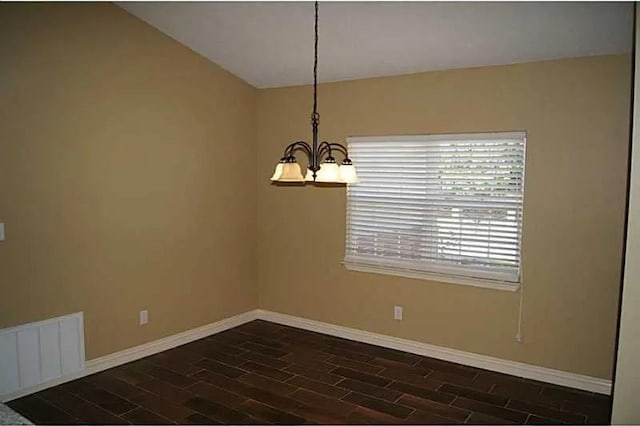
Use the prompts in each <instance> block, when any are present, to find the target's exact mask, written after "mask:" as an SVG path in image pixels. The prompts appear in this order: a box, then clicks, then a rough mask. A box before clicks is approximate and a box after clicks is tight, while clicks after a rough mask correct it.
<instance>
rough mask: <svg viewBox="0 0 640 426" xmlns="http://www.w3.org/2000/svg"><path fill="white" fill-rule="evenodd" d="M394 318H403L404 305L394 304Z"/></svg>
mask: <svg viewBox="0 0 640 426" xmlns="http://www.w3.org/2000/svg"><path fill="white" fill-rule="evenodd" d="M393 319H395V320H399V321H401V320H402V306H394V307H393Z"/></svg>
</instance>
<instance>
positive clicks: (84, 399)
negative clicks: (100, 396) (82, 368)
mask: <svg viewBox="0 0 640 426" xmlns="http://www.w3.org/2000/svg"><path fill="white" fill-rule="evenodd" d="M94 374H98V373H94ZM89 376H92V374H90V375H89ZM89 376H85V377H89ZM83 379H84V377H83V378H81V379H76V380H83ZM90 385H91V386H93V387H94V388H95V389H97V390H101V391H103V392H107V393H109V394H111V395H114V396H116V397H118V398H120V399H124V400H125V401H127V402H129V403H131V404H133V405H135V407H133V408H132V409H131V410H135V409H136V408H140V404H138V403H137V402H133V401H131V400H130V399H128V398H125V397H124V396H120V395H116V394H115V393H113V392H111V391H110V390H108V389H104V388H102V387H99V386H96V385H93V384H90ZM131 386H135V387H137V388H138V389H140V390H142V391H144V392H149V391H148V390H146V389H142V388H140V387H139V386H136V385H131ZM64 392H68V393H70V394H72V395H74V396H76V397H78V398H79V399H81V400H83V401H84V402H86V403H88V404H90V405H93V406H95V407H98V408H99V409H100V410H103V411H106V412H108V413H109V414H111V415H113V416H115V417H118V418H120V415H118V414H116V413H114V412H113V411H110V410H107V409H106V408H104V407H101V406H100V405H98V404H96V403H95V402H93V401H89V400H88V399H87V398H85V397H84V396H83V395H82V394H80V393H76V392H74V391H73V389H69V390H65V391H64ZM36 396H37V397H38V398H40V399H44V400H45V401H47V402H48V403H49V404H51V405H54V406H56V407H57V408H59V409H60V410H61V411H64V412H65V413H67V414H69V415H70V413H69V412H67V411H66V410H65V409H63V408H62V407H58V406H57V405H56V404H54V403H53V402H51V401H49V400H48V399H46V398H45V397H42V396H40V395H36ZM131 410H128V411H127V413H128V412H129V411H131ZM123 414H124V413H123ZM71 417H74V418H76V416H73V415H72V416H71ZM78 420H80V419H78ZM124 420H125V421H126V422H127V423H128V422H129V421H128V420H126V419H124Z"/></svg>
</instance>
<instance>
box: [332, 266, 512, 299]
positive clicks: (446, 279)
mask: <svg viewBox="0 0 640 426" xmlns="http://www.w3.org/2000/svg"><path fill="white" fill-rule="evenodd" d="M343 264H344V266H345V268H346V269H348V270H349V271H357V272H369V273H374V274H384V275H395V276H398V277H404V278H416V279H420V280H428V281H436V282H441V283H448V284H458V285H468V286H472V287H482V288H490V289H493V290H502V291H511V292H515V291H518V289H519V288H520V285H521V284H519V283H512V282H507V281H496V280H489V279H483V278H470V277H462V276H456V275H445V274H438V273H435V272H423V271H410V270H399V269H394V268H385V267H384V266H373V265H364V264H358V263H347V262H343Z"/></svg>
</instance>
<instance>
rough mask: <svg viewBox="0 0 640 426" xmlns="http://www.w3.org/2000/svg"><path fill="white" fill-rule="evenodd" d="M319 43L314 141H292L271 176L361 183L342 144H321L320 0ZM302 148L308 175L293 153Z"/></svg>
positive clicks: (315, 59)
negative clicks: (338, 159) (337, 157)
mask: <svg viewBox="0 0 640 426" xmlns="http://www.w3.org/2000/svg"><path fill="white" fill-rule="evenodd" d="M314 29H315V44H314V57H313V112H312V113H311V130H312V141H311V144H309V143H307V142H306V141H296V142H293V143H291V144H289V145H288V146H287V147H286V148H285V150H284V155H283V156H282V158H281V159H280V162H279V163H278V164H277V165H276V169H275V171H274V173H273V176H271V180H272V181H273V182H296V183H297V182H301V183H306V182H311V183H314V182H321V183H347V184H353V183H357V182H358V177H357V175H356V169H355V167H354V166H353V163H352V161H351V159H349V152H348V151H347V148H346V147H345V146H344V145H342V144H339V143H333V142H327V141H323V142H321V143H319V144H318V127H319V125H320V114H318V2H317V1H316V2H315V27H314ZM296 151H302V152H304V153H305V154H306V155H307V157H308V160H309V162H308V167H307V173H306V175H305V176H303V175H302V170H301V169H300V165H299V164H298V163H297V161H296V158H295V157H294V156H293V154H294V152H296ZM334 152H340V153H341V154H342V155H343V156H344V160H343V161H342V164H341V165H340V166H338V163H336V160H335V158H334V157H333V153H334Z"/></svg>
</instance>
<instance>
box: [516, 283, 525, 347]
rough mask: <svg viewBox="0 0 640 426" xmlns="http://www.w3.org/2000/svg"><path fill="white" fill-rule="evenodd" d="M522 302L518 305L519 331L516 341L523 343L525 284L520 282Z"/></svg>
mask: <svg viewBox="0 0 640 426" xmlns="http://www.w3.org/2000/svg"><path fill="white" fill-rule="evenodd" d="M519 291H520V304H519V306H518V331H517V332H516V342H518V343H522V342H523V338H522V305H523V303H524V284H523V283H521V284H520V290H519Z"/></svg>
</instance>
